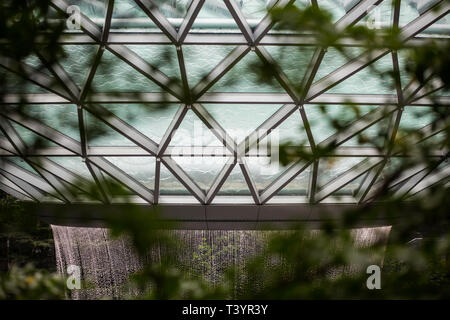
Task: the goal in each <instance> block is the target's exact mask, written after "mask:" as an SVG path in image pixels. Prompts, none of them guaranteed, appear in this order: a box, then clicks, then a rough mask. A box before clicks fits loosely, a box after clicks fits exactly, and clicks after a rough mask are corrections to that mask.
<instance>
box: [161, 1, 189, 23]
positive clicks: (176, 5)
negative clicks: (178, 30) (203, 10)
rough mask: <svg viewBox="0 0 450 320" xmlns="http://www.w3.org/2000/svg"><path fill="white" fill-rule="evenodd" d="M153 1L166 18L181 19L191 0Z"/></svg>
mask: <svg viewBox="0 0 450 320" xmlns="http://www.w3.org/2000/svg"><path fill="white" fill-rule="evenodd" d="M153 3H154V4H155V5H156V6H157V7H158V9H159V11H160V12H161V13H162V14H163V15H164V16H165V17H166V18H167V19H183V18H184V17H185V16H186V13H187V11H188V9H189V7H190V6H191V4H192V0H176V1H153Z"/></svg>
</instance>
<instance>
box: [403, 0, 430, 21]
mask: <svg viewBox="0 0 450 320" xmlns="http://www.w3.org/2000/svg"><path fill="white" fill-rule="evenodd" d="M420 2H421V3H423V2H426V1H420ZM421 3H419V1H416V0H402V1H400V17H399V25H400V27H401V26H404V25H406V24H408V23H410V22H411V21H412V20H414V19H416V18H417V17H418V16H419V15H420V12H419V10H421V9H422V7H423V5H422V4H421Z"/></svg>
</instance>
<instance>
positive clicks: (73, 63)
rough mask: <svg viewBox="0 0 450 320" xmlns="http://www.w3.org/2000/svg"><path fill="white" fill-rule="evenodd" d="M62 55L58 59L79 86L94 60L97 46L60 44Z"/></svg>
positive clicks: (81, 84)
mask: <svg viewBox="0 0 450 320" xmlns="http://www.w3.org/2000/svg"><path fill="white" fill-rule="evenodd" d="M62 49H63V54H64V57H63V58H62V59H61V60H60V61H59V63H60V64H61V66H62V67H63V68H64V70H65V71H66V72H67V74H68V75H69V76H70V77H71V79H72V80H73V81H74V82H75V83H76V84H77V85H78V86H79V87H80V88H81V87H82V86H83V84H84V82H85V80H86V78H87V76H88V74H89V71H90V69H91V65H92V64H93V62H94V58H95V55H96V53H97V49H98V46H96V45H66V46H62Z"/></svg>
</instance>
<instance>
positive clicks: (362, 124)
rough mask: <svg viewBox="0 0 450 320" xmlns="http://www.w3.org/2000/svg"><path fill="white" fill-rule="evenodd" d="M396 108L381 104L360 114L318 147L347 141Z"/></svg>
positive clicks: (336, 144)
mask: <svg viewBox="0 0 450 320" xmlns="http://www.w3.org/2000/svg"><path fill="white" fill-rule="evenodd" d="M395 110H397V107H396V106H383V107H379V108H377V109H375V110H373V111H371V112H369V113H367V114H366V115H364V116H362V117H361V118H360V119H358V120H356V121H354V122H352V123H351V124H349V126H347V127H346V129H344V130H342V131H339V132H336V133H335V134H333V135H331V136H330V137H328V138H327V139H325V140H323V141H322V142H320V143H319V144H318V146H320V147H326V146H330V145H333V146H339V145H341V144H343V143H344V142H346V141H348V140H349V139H351V138H352V137H354V136H355V135H357V134H358V133H360V132H361V131H363V130H365V129H366V128H368V127H370V126H372V125H374V124H375V123H377V122H378V121H380V120H382V119H383V118H385V117H387V116H388V115H390V114H391V113H392V112H394V111H395Z"/></svg>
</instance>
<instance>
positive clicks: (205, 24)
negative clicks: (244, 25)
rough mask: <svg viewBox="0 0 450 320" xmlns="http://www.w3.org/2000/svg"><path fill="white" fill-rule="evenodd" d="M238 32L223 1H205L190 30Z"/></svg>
mask: <svg viewBox="0 0 450 320" xmlns="http://www.w3.org/2000/svg"><path fill="white" fill-rule="evenodd" d="M199 29H200V30H203V31H205V30H215V31H217V30H221V31H231V32H240V29H239V27H238V25H237V24H236V21H235V20H234V19H233V16H232V15H231V13H230V11H229V10H228V8H227V6H226V5H225V3H224V2H223V1H205V2H204V3H203V6H202V8H201V9H200V11H199V12H198V15H197V18H196V19H195V20H194V23H193V24H192V27H191V30H199Z"/></svg>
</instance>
